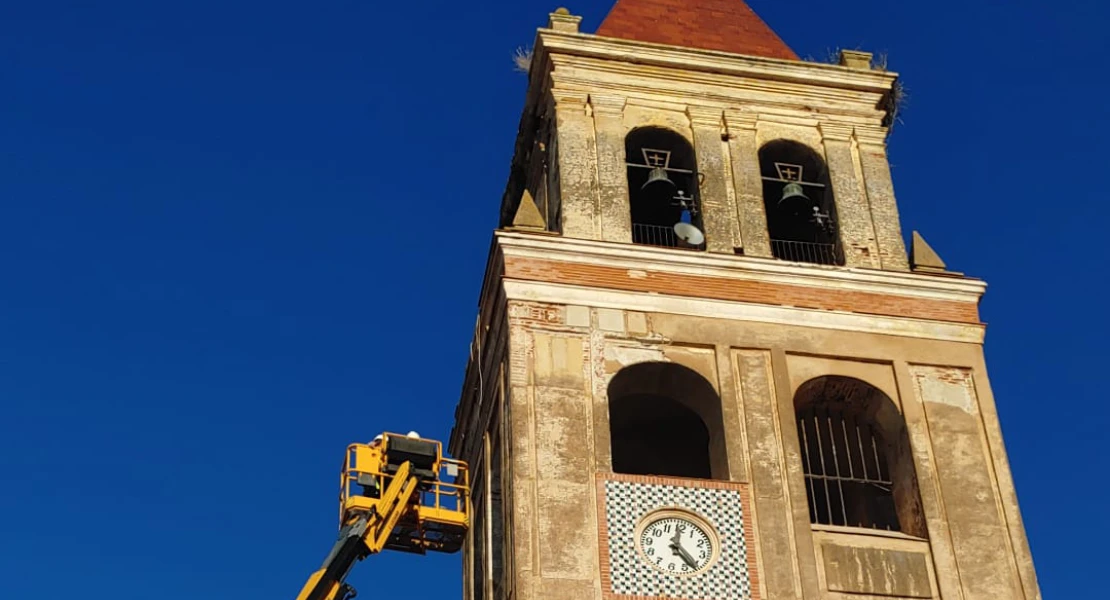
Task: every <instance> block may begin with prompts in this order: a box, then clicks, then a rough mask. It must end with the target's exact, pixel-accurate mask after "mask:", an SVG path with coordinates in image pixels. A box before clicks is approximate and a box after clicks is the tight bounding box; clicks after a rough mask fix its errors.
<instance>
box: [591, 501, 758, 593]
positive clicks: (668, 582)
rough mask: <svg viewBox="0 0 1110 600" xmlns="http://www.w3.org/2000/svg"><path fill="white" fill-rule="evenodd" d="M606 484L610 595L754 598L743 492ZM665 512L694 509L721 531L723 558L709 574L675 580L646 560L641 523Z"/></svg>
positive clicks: (719, 533)
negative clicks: (637, 533)
mask: <svg viewBox="0 0 1110 600" xmlns="http://www.w3.org/2000/svg"><path fill="white" fill-rule="evenodd" d="M604 485H605V522H606V527H608V533H609V536H608V537H609V549H608V551H609V570H610V582H611V584H610V585H611V587H612V589H610V590H609V591H610V592H612V593H613V594H617V595H622V596H658V597H664V598H681V599H684V600H750V599H751V597H752V591H751V578H750V576H749V573H748V557H747V552H748V548H747V541H746V540H745V539H744V510H743V506H742V504H741V498H740V492H738V491H736V490H720V489H705V488H697V487H684V486H677V485H647V484H642V483H631V482H626V481H613V480H609V481H606V482H604ZM662 508H679V509H685V510H688V511H690V512H693V513H695V514H698V515H700V516H701V517H702V518H704V519H705V520H706V521H709V523H710V524H711V525H713V527H714V528H715V529H716V531H717V534H718V536H720V542H721V554H720V558H719V559H718V560H717V562H716V564H714V565H713V566H712V567H711V568H710V569H709V570H708V571H706V572H705V573H701V574H699V575H695V576H692V577H685V578H684V577H675V576H671V575H667V574H665V573H662V572H660V571H657V570H655V569H654V568H652V567H651V566H649V565H647V564H646V563H644V562H643V561H642V560H641V559H640V557H639V555H638V554H637V550H636V543H637V540H636V539H635V538H634V529H635V528H636V524H637V523H639V522H640V519H642V518H643V517H644V516H645V515H647V514H648V513H650V512H653V511H656V510H659V509H662Z"/></svg>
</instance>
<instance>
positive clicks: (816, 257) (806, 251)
mask: <svg viewBox="0 0 1110 600" xmlns="http://www.w3.org/2000/svg"><path fill="white" fill-rule="evenodd" d="M771 253H772V254H774V256H775V258H779V259H782V260H790V261H794V262H805V263H813V264H817V265H843V264H844V253H842V252H841V251H840V244H821V243H817V242H795V241H793V240H771Z"/></svg>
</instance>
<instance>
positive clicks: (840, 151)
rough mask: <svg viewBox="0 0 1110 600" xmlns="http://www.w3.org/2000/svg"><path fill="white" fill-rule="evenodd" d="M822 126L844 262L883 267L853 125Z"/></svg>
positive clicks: (822, 136) (869, 266)
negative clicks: (855, 149)
mask: <svg viewBox="0 0 1110 600" xmlns="http://www.w3.org/2000/svg"><path fill="white" fill-rule="evenodd" d="M819 127H820V130H821V138H822V141H823V143H824V145H825V161H826V163H827V164H828V168H829V181H830V183H831V184H832V192H833V196H834V197H835V198H836V212H837V221H836V226H837V229H838V231H839V233H840V243H841V245H842V246H843V248H844V261H845V264H846V265H847V266H849V267H865V268H871V269H878V268H881V262H880V260H879V249H878V245H877V244H876V242H875V229H874V226H873V225H872V223H871V210H870V207H869V206H868V203H867V196H866V195H865V194H864V193H863V189H862V187H861V185H860V181H859V178H858V177H856V160H855V157H854V156H853V155H852V126H851V125H840V124H833V123H821V124H820V126H819Z"/></svg>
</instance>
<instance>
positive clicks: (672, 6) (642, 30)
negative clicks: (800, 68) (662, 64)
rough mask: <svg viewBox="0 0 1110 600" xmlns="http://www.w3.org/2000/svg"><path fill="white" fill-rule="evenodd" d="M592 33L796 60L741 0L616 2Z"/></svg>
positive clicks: (642, 0) (784, 44) (789, 50)
mask: <svg viewBox="0 0 1110 600" xmlns="http://www.w3.org/2000/svg"><path fill="white" fill-rule="evenodd" d="M597 35H602V36H606V37H615V38H621V39H626V40H636V41H640V42H652V43H656V44H668V45H671V46H683V47H686V48H700V49H702V50H719V51H721V52H731V53H733V54H747V55H750V56H763V57H767V58H784V59H787V60H798V55H797V54H795V53H794V51H793V50H791V49H790V47H789V46H787V45H786V43H785V42H783V41H782V39H781V38H780V37H779V36H778V35H777V34H776V33H775V32H774V31H772V30H771V28H770V27H768V26H767V24H766V23H764V22H763V19H760V18H759V15H757V14H755V11H753V10H752V9H751V8H749V7H748V5H747V4H745V3H744V2H743V1H742V0H618V2H617V4H616V5H615V6H613V9H612V10H611V11H609V16H608V17H606V18H605V21H603V22H602V23H601V26H600V27H598V29H597Z"/></svg>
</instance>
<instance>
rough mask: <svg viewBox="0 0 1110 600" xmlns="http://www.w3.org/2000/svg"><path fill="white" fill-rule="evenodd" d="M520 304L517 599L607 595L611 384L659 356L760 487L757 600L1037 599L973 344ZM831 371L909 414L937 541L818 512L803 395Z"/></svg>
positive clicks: (515, 395) (514, 382)
mask: <svg viewBox="0 0 1110 600" xmlns="http://www.w3.org/2000/svg"><path fill="white" fill-rule="evenodd" d="M508 312H509V314H510V315H511V316H510V330H511V342H510V344H511V349H510V351H509V353H508V356H509V360H510V363H511V367H510V370H509V372H510V389H511V390H512V391H511V403H512V414H513V415H514V417H513V421H512V433H511V438H512V442H511V443H512V447H513V452H514V462H513V465H514V481H513V482H512V492H513V497H514V500H515V501H514V506H515V508H514V514H513V515H512V518H513V526H514V529H515V530H516V531H518V534H517V536H516V538H515V543H516V545H515V549H514V550H515V552H516V557H515V558H516V561H517V572H516V574H515V577H516V586H515V587H516V589H517V596H518V597H520V598H535V599H547V598H567V597H579V598H586V597H593V598H600V597H601V593H602V592H601V589H600V583H599V573H598V569H599V548H598V540H597V522H596V516H595V515H596V508H597V507H596V493H595V490H594V489H593V488H592V487H591V480H592V479H591V478H592V477H593V476H594V473H595V472H596V471H607V470H609V469H610V458H609V439H608V405H607V398H606V390H607V386H608V382H609V380H610V379H611V378H612V377H613V375H615V374H616V373H617V372H619V371H620V369H622V368H624V367H626V366H630V365H633V364H638V363H641V362H659V361H662V362H674V363H678V364H681V365H683V366H685V367H688V368H689V369H692V370H694V371H696V372H697V373H698V374H700V375H701V376H702V377H704V378H705V379H706V380H707V381H709V382H711V383H712V385H713V386H714V389H715V390H716V391H717V393H718V394H719V395H720V397H721V401H722V411H721V418H722V422H723V426H724V430H725V431H726V438H727V439H726V440H725V441H726V446H727V447H726V449H725V450H726V454H727V463H728V464H727V471H726V472H727V474H728V479H730V480H732V481H735V482H743V483H750V484H751V485H752V490H753V504H754V518H755V536H756V546H755V547H756V552H757V555H758V562H759V569H760V573H761V582H760V585H761V586H762V589H761V591H762V593H763V597H766V598H798V599H806V600H808V599H814V600H816V599H817V598H867V597H884V598H965V599H975V598H984V599H986V598H994V599H997V598H1014V599H1016V598H1028V599H1030V600H1032V599H1034V598H1038V597H1039V595H1038V592H1037V590H1036V587H1035V582H1033V580H1032V573H1031V571H1030V572H1028V573H1022V572H1021V565H1030V564H1031V563H1030V561H1029V558H1028V549H1027V547H1026V546H1025V542H1024V534H1023V532H1022V531H1021V525H1020V522H1015V521H1014V519H1013V515H1014V514H1016V510H1017V509H1016V505H1014V504H1012V497H1013V494H1012V484H1011V482H1010V481H1009V478H1008V475H1006V476H1000V475H999V472H998V470H997V469H996V466H995V465H996V460H997V458H996V457H1001V456H1004V451H1003V448H1002V447H1001V444H1000V443H999V440H992V439H990V438H989V436H987V435H986V428H985V426H984V414H983V411H982V409H981V408H980V404H981V403H980V401H979V399H978V397H977V396H976V394H975V390H976V389H977V387H982V386H985V385H987V384H986V374H985V372H984V370H983V369H984V367H983V360H982V352H981V347H980V346H979V345H977V344H966V343H955V342H941V341H930V340H922V339H909V338H902V337H897V336H887V335H876V334H872V333H859V332H846V331H832V330H822V329H816V328H809V327H791V326H783V325H773V324H764V323H757V322H741V321H732V320H723V319H713V318H698V317H690V316H680V315H673V314H665V313H652V312H640V311H623V310H618V309H611V308H598V307H588V306H578V305H572V306H565V305H555V304H547V303H536V302H518V301H509V311H508ZM938 364H941V365H947V366H945V367H935V366H928V367H925V366H922V365H938ZM829 374H835V375H843V376H848V377H854V378H857V379H861V380H863V381H866V382H867V383H870V384H871V385H873V386H875V387H877V388H879V389H880V390H882V391H883V392H884V393H886V394H887V395H888V396H889V397H890V398H891V399H892V400H894V401H895V403H896V404H897V406H898V407H899V409H900V410H902V411H903V412H904V413H905V415H906V422H907V427H908V428H909V430H910V432H911V436H912V444H913V456H914V458H913V460H914V461H915V464H916V470H917V473H918V477H919V480H920V485H921V488H922V496H923V504H924V506H925V512H926V517H927V519H928V522H929V539H927V540H926V539H920V538H912V537H910V536H906V535H902V534H896V533H885V532H867V531H860V530H854V529H846V528H836V527H822V526H812V525H811V524H810V522H809V517H808V510H807V507H806V496H805V488H804V480H803V476H802V471H801V459H800V455H799V449H798V448H799V447H798V440H797V435H796V433H795V431H796V430H795V425H794V415H793V394H794V392H795V391H796V390H797V388H798V387H799V386H800V385H801V384H802V383H804V382H805V381H808V380H809V379H812V378H813V377H817V376H821V375H829ZM907 374H908V377H907V376H905V375H907ZM973 383H974V385H973ZM1023 578H1024V579H1025V580H1024V581H1023Z"/></svg>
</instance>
